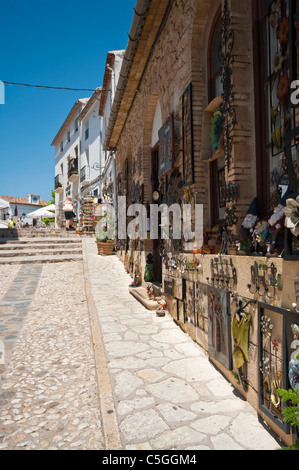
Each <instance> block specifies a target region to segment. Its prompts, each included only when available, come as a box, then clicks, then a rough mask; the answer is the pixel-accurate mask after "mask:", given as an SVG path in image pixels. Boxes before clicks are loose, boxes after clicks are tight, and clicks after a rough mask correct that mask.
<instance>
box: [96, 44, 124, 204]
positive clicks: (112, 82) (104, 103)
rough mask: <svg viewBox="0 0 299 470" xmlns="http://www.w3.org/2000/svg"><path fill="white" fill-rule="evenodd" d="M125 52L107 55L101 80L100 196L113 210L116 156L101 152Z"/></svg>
mask: <svg viewBox="0 0 299 470" xmlns="http://www.w3.org/2000/svg"><path fill="white" fill-rule="evenodd" d="M124 54H125V50H119V51H110V52H108V53H107V59H106V66H105V73H104V79H103V87H102V88H103V92H102V94H101V99H100V106H99V115H100V116H102V121H101V143H102V145H101V169H102V172H101V176H102V196H104V195H105V194H107V195H108V199H112V200H113V202H114V208H115V210H116V209H117V206H116V203H117V175H116V162H115V158H116V155H115V154H114V152H110V151H109V150H103V143H104V141H105V135H106V129H107V125H108V123H109V117H110V112H111V108H112V103H113V100H114V96H115V90H116V87H117V83H118V79H119V74H120V69H121V64H122V61H123V58H124Z"/></svg>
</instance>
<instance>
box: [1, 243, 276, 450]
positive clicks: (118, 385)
mask: <svg viewBox="0 0 299 470" xmlns="http://www.w3.org/2000/svg"><path fill="white" fill-rule="evenodd" d="M0 269H1V271H0V276H1V290H0V295H1V297H0V309H1V310H0V341H2V342H3V344H4V347H5V370H4V365H2V366H0V367H2V369H0V370H1V372H2V374H1V382H0V383H1V390H0V391H1V393H0V449H2V450H12V449H24V450H25V449H26V450H29V449H36V450H40V449H53V450H55V449H63V450H68V449H82V450H87V449H97V450H104V449H107V450H111V449H123V450H134V449H145V450H150V449H153V450H166V449H174V450H195V449H196V450H209V449H212V450H224V449H229V450H242V449H248V450H251V449H252V450H272V449H277V448H279V447H280V445H279V443H278V442H277V441H276V440H275V439H274V438H273V437H272V436H271V434H270V433H269V432H268V430H267V429H265V427H264V426H263V424H262V423H260V422H259V420H258V417H257V414H256V412H255V411H254V409H253V408H252V407H251V406H250V405H249V404H248V403H247V402H245V401H244V400H242V398H241V397H240V396H239V395H238V394H236V393H234V388H233V387H232V386H231V384H229V383H228V382H227V381H226V380H225V379H224V378H223V377H222V375H221V374H220V373H219V372H218V371H217V370H216V369H215V368H214V367H213V365H212V364H211V363H210V362H209V360H208V359H207V357H206V356H205V355H204V353H203V352H202V351H201V349H200V348H199V347H198V346H197V345H196V344H195V343H193V341H192V340H191V339H190V337H188V335H186V334H184V333H183V332H182V331H181V329H180V328H179V327H178V326H177V325H175V323H174V322H173V321H172V318H171V317H170V316H165V317H157V316H156V315H155V312H152V311H148V310H146V309H145V308H144V307H143V306H142V305H141V304H139V303H138V301H137V300H135V299H134V298H133V297H132V296H131V295H130V293H129V291H128V285H129V283H130V281H131V278H130V276H129V275H128V274H127V273H126V272H125V269H124V267H123V265H122V263H121V262H120V260H119V259H118V258H117V257H116V256H110V257H102V256H98V255H97V252H96V245H95V243H94V240H93V239H88V238H85V239H83V263H82V262H79V261H74V262H62V263H50V264H33V265H31V266H29V265H6V266H5V265H3V266H1V267H0Z"/></svg>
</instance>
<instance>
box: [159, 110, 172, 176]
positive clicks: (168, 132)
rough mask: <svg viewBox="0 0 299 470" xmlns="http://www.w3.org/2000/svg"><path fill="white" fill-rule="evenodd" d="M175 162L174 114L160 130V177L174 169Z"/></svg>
mask: <svg viewBox="0 0 299 470" xmlns="http://www.w3.org/2000/svg"><path fill="white" fill-rule="evenodd" d="M173 162H174V119H173V114H172V115H171V116H169V117H168V119H167V121H166V123H165V124H164V125H163V126H162V128H161V129H160V130H159V171H158V174H159V178H163V177H164V176H166V175H167V174H168V173H170V172H171V171H172V169H173Z"/></svg>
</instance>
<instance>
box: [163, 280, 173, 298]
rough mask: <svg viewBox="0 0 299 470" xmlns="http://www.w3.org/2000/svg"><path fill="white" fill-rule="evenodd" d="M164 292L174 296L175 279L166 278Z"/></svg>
mask: <svg viewBox="0 0 299 470" xmlns="http://www.w3.org/2000/svg"><path fill="white" fill-rule="evenodd" d="M164 294H165V295H167V296H169V297H173V296H174V281H173V279H164Z"/></svg>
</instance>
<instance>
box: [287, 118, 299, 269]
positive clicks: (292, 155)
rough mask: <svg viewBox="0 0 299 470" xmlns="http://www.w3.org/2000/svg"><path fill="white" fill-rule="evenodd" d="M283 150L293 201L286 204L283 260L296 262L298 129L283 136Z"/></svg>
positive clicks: (298, 245)
mask: <svg viewBox="0 0 299 470" xmlns="http://www.w3.org/2000/svg"><path fill="white" fill-rule="evenodd" d="M285 149H286V158H287V166H288V177H289V191H290V192H292V193H291V194H290V195H289V199H293V202H292V204H289V203H288V204H287V209H288V212H287V211H286V213H285V215H286V220H285V237H284V241H285V245H284V259H287V260H298V257H299V235H298V236H296V234H297V233H298V230H297V227H298V225H299V204H298V201H299V199H298V195H299V127H296V128H295V129H293V130H292V131H290V132H288V133H287V134H286V136H285Z"/></svg>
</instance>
